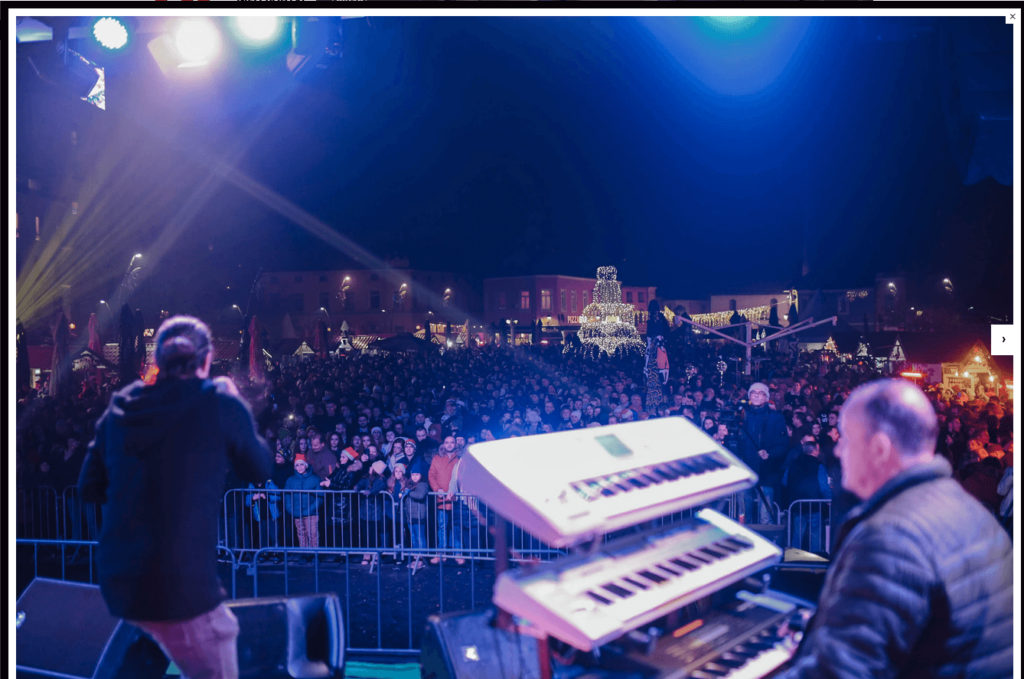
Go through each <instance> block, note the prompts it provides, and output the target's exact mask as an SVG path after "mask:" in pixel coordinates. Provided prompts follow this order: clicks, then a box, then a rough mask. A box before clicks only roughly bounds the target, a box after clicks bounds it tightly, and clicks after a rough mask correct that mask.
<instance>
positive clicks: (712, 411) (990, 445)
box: [17, 329, 1013, 565]
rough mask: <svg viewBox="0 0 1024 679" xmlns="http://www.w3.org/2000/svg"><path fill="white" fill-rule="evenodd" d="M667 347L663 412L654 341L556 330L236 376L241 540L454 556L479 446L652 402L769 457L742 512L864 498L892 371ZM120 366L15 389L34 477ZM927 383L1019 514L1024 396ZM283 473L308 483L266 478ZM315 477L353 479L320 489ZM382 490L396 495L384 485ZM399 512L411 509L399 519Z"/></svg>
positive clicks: (613, 416) (20, 440)
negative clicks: (735, 361)
mask: <svg viewBox="0 0 1024 679" xmlns="http://www.w3.org/2000/svg"><path fill="white" fill-rule="evenodd" d="M673 332H675V333H680V332H684V331H683V330H682V329H680V330H676V331H673ZM668 346H669V360H670V364H671V366H672V367H671V369H670V371H669V375H668V379H667V382H663V385H662V399H661V402H660V403H659V404H658V405H657V407H656V409H654V411H655V412H653V413H652V412H649V411H648V410H647V409H645V403H646V401H647V399H648V393H647V390H648V388H649V385H648V383H647V381H645V379H644V376H643V358H642V357H641V356H625V357H622V356H620V357H616V358H609V357H603V358H599V359H596V360H595V359H593V358H586V357H583V356H579V355H576V354H574V353H573V352H568V353H566V352H563V351H562V348H561V347H557V346H551V347H547V346H532V347H516V348H509V347H507V346H496V345H485V346H480V347H472V348H459V349H453V350H448V351H447V352H444V353H441V352H440V351H438V352H436V353H403V354H395V353H387V354H377V355H374V354H370V353H356V354H353V355H349V356H328V357H316V356H314V357H312V358H308V359H306V360H303V361H299V362H296V363H294V364H291V365H281V364H279V363H275V364H274V365H273V366H272V367H271V369H270V370H269V371H268V373H267V376H266V379H265V380H261V381H260V382H258V383H252V382H250V381H249V379H248V378H247V377H245V376H240V375H236V376H235V381H236V383H237V384H238V387H239V390H240V392H241V394H242V396H243V397H244V399H245V400H246V401H247V402H248V403H249V404H250V407H251V408H252V411H253V413H254V415H255V419H256V422H257V425H258V428H259V432H260V434H261V435H262V436H263V437H264V438H265V439H266V441H267V443H268V444H269V447H270V449H271V450H272V451H274V452H275V464H274V467H273V470H274V471H273V473H272V475H271V477H270V478H268V479H267V480H266V481H265V482H264V483H263V484H258V485H251V484H247V483H243V482H241V481H240V480H239V479H237V478H232V477H231V476H230V475H229V477H228V479H227V482H226V488H228V489H236V493H235V494H236V495H237V496H238V497H239V498H240V501H239V502H237V503H233V505H232V506H233V508H232V509H231V510H230V511H229V513H230V514H231V516H230V517H229V521H228V523H229V528H228V530H229V532H231V531H232V530H233V529H232V528H231V524H232V522H237V521H241V518H239V517H241V515H243V514H245V516H246V517H248V518H247V519H246V520H248V521H252V520H253V518H254V517H253V515H254V514H255V520H256V521H260V519H261V518H262V519H264V520H263V521H262V522H261V524H262V525H261V530H262V531H263V537H262V538H260V539H257V540H256V541H255V542H253V540H252V539H251V538H246V539H247V540H249V544H247V545H245V546H254V547H258V546H260V544H263V545H264V546H265V545H267V544H268V543H270V544H294V545H297V546H300V547H317V546H318V545H321V544H324V542H325V541H326V542H327V543H329V544H332V545H338V546H343V547H347V548H348V547H355V548H366V549H368V550H371V549H374V548H378V547H385V548H386V547H390V546H392V545H393V542H394V541H395V540H396V539H398V540H402V542H403V544H404V545H407V546H411V547H412V548H413V549H414V550H415V549H417V548H426V547H428V546H429V547H436V548H439V549H449V551H450V550H455V553H456V554H457V553H458V550H460V549H462V548H463V546H464V545H463V541H464V539H465V534H464V533H463V532H462V531H460V530H453V526H457V525H460V524H463V523H464V521H463V519H464V517H463V516H461V515H460V512H463V513H469V514H472V513H473V512H474V511H475V510H476V507H466V506H465V504H466V503H464V502H459V501H458V496H459V485H458V465H459V460H460V459H461V456H462V453H463V451H464V450H465V449H466V447H467V446H469V445H472V444H473V443H476V442H480V441H487V440H492V439H500V438H514V437H522V436H531V435H537V434H543V433H547V432H554V431H563V430H567V429H578V428H583V427H597V426H602V425H608V424H615V423H618V422H631V421H637V420H644V419H648V418H649V417H686V418H688V419H690V420H691V421H692V422H693V423H694V424H696V425H697V426H699V427H700V428H701V429H703V430H704V431H705V432H706V433H707V434H708V435H709V436H710V437H712V438H714V439H715V440H716V441H718V442H720V443H721V444H723V445H724V446H725V447H727V448H728V449H730V450H732V451H733V452H734V453H735V454H736V455H737V456H739V457H740V459H742V460H743V461H744V462H745V463H746V464H747V465H749V466H750V467H751V468H752V469H754V471H756V472H757V473H758V475H759V477H760V484H759V488H758V489H755V490H753V491H751V492H749V493H747V494H746V496H745V498H744V503H743V506H742V507H741V509H740V513H741V514H742V515H744V520H745V521H746V522H748V523H758V522H760V523H772V522H774V520H777V518H778V515H777V514H774V512H773V507H774V506H775V505H777V506H778V507H780V508H781V509H783V510H784V509H786V508H787V507H789V506H790V504H791V503H793V502H795V501H798V500H827V499H830V500H831V501H832V503H831V515H830V516H829V517H828V518H826V519H825V520H826V521H830V522H831V523H832V524H833V525H834V526H838V524H839V523H840V522H841V520H842V516H843V515H844V514H845V512H847V511H848V510H849V509H850V508H851V507H852V506H853V505H854V504H856V499H855V498H853V497H852V496H851V495H850V494H849V493H847V492H845V491H844V490H843V488H842V478H841V475H842V473H841V467H840V464H839V462H838V460H837V458H836V455H835V453H834V450H835V448H836V444H837V442H838V440H839V438H840V436H841V432H840V430H839V428H838V424H839V413H840V410H841V408H842V407H843V403H844V400H845V399H846V397H847V396H848V395H849V393H850V392H851V390H852V389H854V388H855V387H856V386H857V385H859V384H861V383H864V382H866V381H869V380H871V379H873V378H875V377H877V376H878V373H877V372H876V371H875V370H874V369H873V368H872V367H869V366H867V365H864V364H863V363H858V362H847V363H843V362H836V361H831V362H824V363H822V362H819V360H818V357H817V356H813V355H810V354H794V353H767V354H765V355H764V356H763V360H761V361H760V362H759V363H758V365H757V368H758V369H757V373H756V375H755V376H752V377H746V376H744V375H741V374H738V373H737V371H735V370H727V371H725V372H724V374H723V373H719V371H718V370H717V368H716V364H717V363H718V362H719V361H720V360H721V359H722V357H723V355H725V358H729V354H730V353H731V351H732V349H731V348H730V347H728V346H725V347H723V346H721V345H720V344H718V343H710V342H708V341H707V340H703V341H696V340H695V338H693V337H692V336H691V337H690V338H689V340H688V341H682V342H680V341H673V342H669V343H668ZM730 365H731V364H730ZM115 382H116V378H115V380H114V381H111V382H109V383H106V384H100V385H97V384H94V383H90V382H86V383H84V384H83V385H82V387H81V390H80V391H79V393H78V395H77V396H76V397H75V398H73V399H71V400H70V401H65V402H56V401H54V400H52V399H51V398H50V397H48V396H40V395H39V394H37V393H35V392H34V391H27V390H26V391H23V392H21V393H19V399H18V406H17V416H18V429H17V456H18V483H19V485H20V486H23V487H34V486H49V487H52V488H54V489H56V492H57V493H58V494H59V493H60V492H61V490H62V489H64V488H66V487H69V486H74V485H75V484H76V482H77V479H78V473H79V469H80V467H81V465H82V460H83V458H84V456H85V450H86V447H87V444H88V443H89V441H90V440H91V439H92V436H93V428H94V425H95V422H96V419H97V418H98V417H99V416H100V414H102V412H103V409H104V408H105V407H106V404H107V403H108V402H109V399H110V397H111V394H112V393H113V392H114V391H115V390H116V388H117V385H116V383H115ZM926 393H927V394H928V396H929V398H930V399H931V402H932V404H933V406H934V408H935V410H936V412H937V413H938V416H939V420H940V427H941V430H942V433H941V435H940V437H939V440H938V444H937V445H938V452H939V453H940V454H942V455H943V456H945V457H946V458H947V459H948V460H949V461H950V463H951V464H952V466H953V469H954V472H955V474H957V477H958V478H959V479H960V481H961V483H962V484H963V486H964V487H965V488H966V489H967V490H968V492H970V493H971V494H972V495H973V496H974V497H976V498H977V499H978V500H979V501H980V502H981V503H982V504H984V505H985V506H986V507H987V508H988V509H989V510H991V511H992V512H993V513H994V514H996V515H997V516H999V517H1001V518H1002V519H1004V525H1007V527H1008V526H1009V521H1008V520H1007V517H1009V515H1010V513H1011V511H1012V467H1013V429H1012V410H1013V404H1012V401H1003V400H1002V399H1000V398H999V397H998V396H995V395H993V394H984V393H977V394H974V393H971V394H968V393H953V392H951V391H950V390H948V389H943V388H942V387H941V385H939V386H929V387H926ZM211 473H215V470H211ZM538 473H543V470H538ZM274 489H277V490H278V491H282V490H283V491H301V492H292V493H282V492H277V493H273V494H271V493H269V492H268V491H270V490H274ZM316 490H331V491H337V490H342V491H350V493H349V494H347V496H343V497H338V496H337V494H324V493H311V492H309V491H316ZM261 491H264V492H261ZM378 496H380V497H381V498H384V497H387V498H388V501H383V500H381V501H372V500H371V498H375V497H378ZM759 500H760V501H759ZM242 501H244V503H243V502H242ZM243 507H244V509H243ZM396 507H400V509H399V510H398V511H397V512H396V509H395V508H396ZM399 516H400V517H402V519H401V521H402V522H403V523H404V525H396V521H399ZM321 518H323V519H325V520H324V521H321V520H320V519H321ZM474 520H475V519H474ZM821 521H822V518H821V516H820V515H819V514H815V513H812V514H811V515H810V517H809V518H808V520H807V522H806V523H801V524H800V525H799V526H798V527H797V528H798V536H800V539H801V540H802V541H803V542H802V545H805V546H806V548H809V549H811V550H812V551H828V550H827V548H826V546H825V545H822V544H821V542H820V538H819V540H818V542H817V543H815V541H814V539H813V536H814V535H815V534H818V535H820V534H821V531H820V523H821ZM325 523H328V524H333V525H324V524H325ZM428 527H432V529H431V530H429V531H428ZM808 528H809V529H810V531H809V535H805V531H806V530H807V529H808ZM238 530H239V532H247V533H251V532H252V531H251V530H244V529H242V528H239V529H238ZM428 532H429V534H428ZM835 532H837V531H835V530H834V529H833V533H835ZM227 537H228V539H238V540H240V539H241V538H239V537H238V536H234V537H232V536H227ZM275 540H276V542H275ZM375 558H377V552H376V551H368V552H367V553H366V554H365V555H364V562H366V563H369V562H371V561H372V560H373V559H375ZM433 561H434V562H437V561H438V557H435V558H434V559H433ZM459 561H461V557H459ZM414 563H415V565H420V562H418V561H417V562H414Z"/></svg>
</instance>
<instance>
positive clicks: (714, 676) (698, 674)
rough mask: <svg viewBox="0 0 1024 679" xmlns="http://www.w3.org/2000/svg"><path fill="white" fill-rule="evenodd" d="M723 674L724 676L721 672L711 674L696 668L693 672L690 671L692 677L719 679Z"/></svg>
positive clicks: (694, 678) (696, 678)
mask: <svg viewBox="0 0 1024 679" xmlns="http://www.w3.org/2000/svg"><path fill="white" fill-rule="evenodd" d="M721 676H723V675H721V674H709V673H707V672H704V671H702V670H694V671H693V672H690V678H691V679H718V678H719V677H721Z"/></svg>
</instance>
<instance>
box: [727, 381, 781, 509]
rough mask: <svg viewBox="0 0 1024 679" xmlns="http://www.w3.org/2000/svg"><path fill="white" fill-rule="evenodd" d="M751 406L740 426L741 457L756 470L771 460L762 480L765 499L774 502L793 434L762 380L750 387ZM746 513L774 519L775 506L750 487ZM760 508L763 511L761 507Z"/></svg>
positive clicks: (745, 496) (745, 502)
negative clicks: (771, 400)
mask: <svg viewBox="0 0 1024 679" xmlns="http://www.w3.org/2000/svg"><path fill="white" fill-rule="evenodd" d="M747 397H748V398H749V399H750V407H748V408H747V410H746V413H745V417H744V419H743V424H742V425H741V426H740V449H739V453H740V459H741V460H742V461H743V463H744V464H746V465H747V466H748V467H750V468H751V469H752V470H753V471H754V473H755V474H759V475H760V472H761V467H762V465H764V464H765V463H767V465H768V467H767V469H766V471H768V472H769V475H768V478H767V481H762V482H761V484H760V487H761V490H763V491H764V496H765V499H767V501H768V502H769V503H771V502H773V500H774V496H775V486H774V485H771V484H776V483H777V482H778V480H779V478H781V476H782V474H781V468H782V464H783V462H784V461H785V459H786V452H787V451H788V450H789V434H788V433H787V432H786V420H785V418H784V417H783V416H782V413H780V412H779V411H777V410H773V409H771V408H769V407H768V387H767V385H765V384H764V383H762V382H755V383H754V384H752V385H751V386H750V388H749V389H748V390H747ZM743 501H744V514H745V515H746V516H747V517H750V518H749V519H748V520H750V521H754V520H759V521H760V522H761V523H771V518H772V517H771V507H770V506H765V503H764V502H763V501H760V498H759V497H758V494H756V493H755V492H754V491H746V492H745V493H744V496H743ZM758 510H759V511H758Z"/></svg>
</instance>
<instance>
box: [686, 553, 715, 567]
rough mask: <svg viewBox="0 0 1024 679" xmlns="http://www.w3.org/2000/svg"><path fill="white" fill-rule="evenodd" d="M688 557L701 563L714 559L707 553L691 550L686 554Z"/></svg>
mask: <svg viewBox="0 0 1024 679" xmlns="http://www.w3.org/2000/svg"><path fill="white" fill-rule="evenodd" d="M686 558H687V559H689V560H691V561H696V562H698V563H701V564H705V563H711V562H712V561H713V559H712V558H711V557H710V556H708V555H707V554H700V553H698V552H690V553H689V554H687V555H686Z"/></svg>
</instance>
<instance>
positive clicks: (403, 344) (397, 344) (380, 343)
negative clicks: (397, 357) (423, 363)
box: [369, 332, 437, 351]
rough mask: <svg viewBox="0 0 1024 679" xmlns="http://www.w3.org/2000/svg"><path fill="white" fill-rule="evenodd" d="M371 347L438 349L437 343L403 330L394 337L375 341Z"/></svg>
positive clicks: (385, 349) (408, 349)
mask: <svg viewBox="0 0 1024 679" xmlns="http://www.w3.org/2000/svg"><path fill="white" fill-rule="evenodd" d="M369 348H371V349H378V350H380V351H434V350H436V349H437V345H436V344H434V343H433V342H431V341H428V340H425V339H420V338H418V337H414V336H413V335H412V334H410V333H407V332H403V333H399V334H398V335H395V336H394V337H388V338H386V339H379V340H377V341H376V342H373V343H372V344H371V345H370V347H369Z"/></svg>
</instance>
